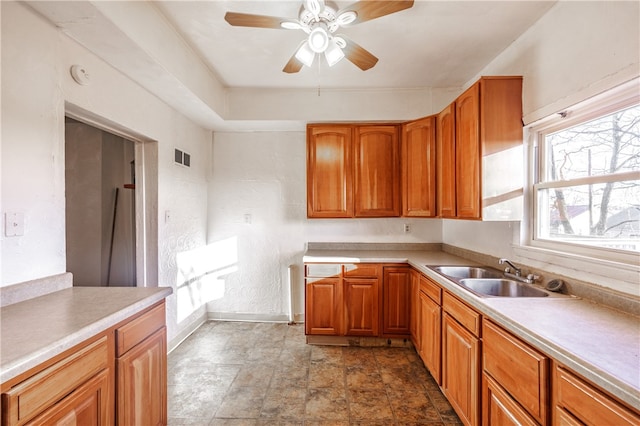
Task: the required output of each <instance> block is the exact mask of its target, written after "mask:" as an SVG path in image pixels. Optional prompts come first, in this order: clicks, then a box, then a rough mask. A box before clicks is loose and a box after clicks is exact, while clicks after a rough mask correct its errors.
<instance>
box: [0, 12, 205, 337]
mask: <svg viewBox="0 0 640 426" xmlns="http://www.w3.org/2000/svg"><path fill="white" fill-rule="evenodd" d="M0 7H1V8H2V16H1V18H2V27H1V31H2V37H1V39H2V117H1V118H2V160H1V161H2V210H3V212H4V211H7V210H18V211H22V212H24V213H25V221H26V224H25V235H24V236H22V237H12V238H7V237H4V233H2V235H3V236H2V237H1V238H2V252H1V254H0V256H1V258H2V279H1V280H0V286H5V285H9V284H13V283H18V282H23V281H28V280H32V279H35V278H41V277H45V276H49V275H54V274H59V273H62V272H65V271H66V262H65V201H64V200H65V198H64V197H65V180H64V168H65V163H64V116H65V107H67V108H72V109H73V110H74V111H87V112H90V114H88V115H89V116H91V117H92V118H95V119H96V120H97V121H99V122H103V123H107V124H109V125H110V126H115V124H114V123H117V128H118V130H120V131H122V132H123V133H126V134H127V135H131V136H133V138H134V139H135V140H138V141H141V142H140V143H142V141H144V143H146V144H150V145H153V148H152V149H148V150H146V154H147V155H149V157H148V158H145V161H147V162H148V164H147V166H148V167H147V170H146V173H145V178H146V179H147V183H148V184H149V188H150V189H149V196H150V197H151V198H150V201H152V202H151V203H149V205H148V206H147V208H148V214H149V215H151V219H152V220H151V221H150V223H151V226H152V228H151V230H152V231H154V232H156V233H157V234H158V236H157V242H156V241H152V242H153V243H154V244H155V245H157V249H155V248H153V247H151V248H150V249H149V250H148V252H147V253H146V254H147V256H151V259H149V264H150V265H151V266H152V268H155V269H156V271H151V272H150V273H148V274H147V275H148V276H152V277H153V276H157V277H158V279H157V282H156V281H154V282H150V283H149V285H159V286H170V287H173V289H174V294H173V295H172V296H171V297H170V298H169V299H168V304H167V319H168V328H169V331H168V335H169V340H172V339H173V338H174V337H175V336H177V335H179V334H180V333H181V332H182V331H183V330H186V329H188V328H189V326H190V325H191V324H190V323H191V322H193V321H199V320H200V319H201V317H202V315H203V314H204V306H203V304H204V302H203V301H202V299H201V297H200V295H199V294H198V292H197V291H193V290H194V289H196V290H197V286H198V285H199V278H198V277H193V276H191V275H188V276H189V278H188V280H185V279H184V278H182V277H184V276H185V274H184V273H183V272H181V271H179V269H178V267H177V263H178V262H177V260H176V259H177V258H178V257H179V256H181V255H182V253H183V252H189V251H193V250H196V249H198V248H199V247H204V246H205V245H206V222H207V213H206V212H207V184H208V183H207V174H208V170H209V159H210V149H211V133H210V132H209V131H208V130H205V129H202V128H201V127H198V126H197V125H195V124H194V123H193V122H191V121H190V120H188V119H187V118H185V117H184V116H182V115H180V114H179V113H177V112H175V111H174V110H173V109H171V108H170V107H168V106H167V105H166V104H164V103H163V102H161V101H160V100H158V99H157V98H156V97H154V96H152V95H150V94H149V93H148V92H146V91H145V90H144V89H142V88H141V87H140V86H138V85H137V84H135V83H133V82H132V81H131V80H129V79H127V78H126V77H124V76H123V75H122V74H120V73H118V72H117V71H115V70H114V69H113V68H112V67H110V66H109V65H107V64H105V63H104V62H103V61H101V60H100V59H98V58H97V57H95V56H94V55H93V54H92V53H91V52H89V51H87V50H86V49H84V48H83V47H81V46H80V45H78V44H77V43H75V42H73V41H72V40H71V39H69V38H68V37H67V36H65V35H64V34H62V33H61V32H59V31H58V30H57V29H56V28H54V27H53V26H51V25H50V24H49V23H47V22H46V21H44V20H43V19H42V18H40V17H39V16H37V15H36V14H34V13H33V12H32V11H31V10H30V9H29V8H27V7H26V6H24V5H23V4H20V3H15V2H2V3H1V4H0ZM73 64H82V65H83V66H84V67H85V68H86V69H87V70H88V71H89V73H90V75H91V78H92V82H91V84H90V85H88V86H80V85H78V84H76V83H75V82H74V81H73V80H72V79H71V76H70V73H69V69H70V67H71V65H73ZM176 147H177V148H181V149H183V150H185V151H187V152H189V153H190V154H191V155H192V157H191V159H192V162H191V168H184V167H182V166H177V165H175V164H174V162H173V150H174V148H176ZM137 151H141V150H139V149H138V150H137ZM156 151H157V156H156V155H155V152H156ZM154 188H157V193H156V191H155V190H154ZM167 211H169V212H170V216H171V219H170V221H168V222H165V219H164V217H165V212H167ZM153 238H155V237H153ZM155 253H159V254H158V256H157V258H154V254H155ZM182 257H185V256H182ZM193 262H194V261H193V260H192V259H190V258H189V257H188V256H186V259H185V260H184V261H183V262H182V263H183V265H184V266H183V269H184V270H185V271H189V270H191V269H192V267H191V266H190V265H191V264H192V263H193ZM185 282H186V284H187V285H184V284H185ZM179 286H180V287H184V288H187V289H191V290H192V291H190V292H186V293H185V292H184V291H181V292H180V294H181V295H183V296H182V297H180V298H179V297H178V293H179V292H178V287H179ZM178 311H180V315H179V314H178ZM179 316H180V318H179Z"/></svg>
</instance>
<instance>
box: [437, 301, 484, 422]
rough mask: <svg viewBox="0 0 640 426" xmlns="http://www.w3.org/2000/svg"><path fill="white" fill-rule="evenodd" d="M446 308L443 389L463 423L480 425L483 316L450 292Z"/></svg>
mask: <svg viewBox="0 0 640 426" xmlns="http://www.w3.org/2000/svg"><path fill="white" fill-rule="evenodd" d="M442 309H443V312H444V313H443V315H442V391H443V392H444V395H445V396H446V397H447V399H448V400H449V402H450V403H451V405H452V406H453V408H454V409H455V411H456V413H457V414H458V416H459V417H460V420H461V421H462V423H463V424H465V425H467V426H477V425H480V424H481V423H480V422H481V420H480V377H481V376H480V355H481V352H480V349H481V343H480V339H479V337H478V333H479V322H480V316H479V314H478V313H476V312H475V311H474V310H473V309H471V308H470V307H468V306H466V305H465V304H464V303H462V302H461V301H459V300H458V299H456V298H455V297H453V296H451V295H449V294H448V293H446V292H445V294H444V297H443V308H442ZM462 324H465V325H464V326H463V325H462Z"/></svg>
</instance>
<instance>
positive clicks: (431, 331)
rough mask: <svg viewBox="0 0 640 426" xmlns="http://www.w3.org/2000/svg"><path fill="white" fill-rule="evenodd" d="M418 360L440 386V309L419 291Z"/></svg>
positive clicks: (425, 294)
mask: <svg viewBox="0 0 640 426" xmlns="http://www.w3.org/2000/svg"><path fill="white" fill-rule="evenodd" d="M419 298H420V299H419V300H420V323H421V326H420V333H421V336H420V341H421V342H422V346H421V347H420V351H419V354H420V358H422V361H423V362H424V365H425V367H427V370H429V372H430V373H431V375H432V376H433V378H434V379H435V380H436V382H437V383H438V384H439V385H441V384H442V376H441V368H440V364H441V351H442V342H441V327H442V308H441V307H440V305H439V304H437V303H436V302H434V301H433V300H431V298H429V296H428V295H427V293H425V292H423V291H421V292H420V296H419Z"/></svg>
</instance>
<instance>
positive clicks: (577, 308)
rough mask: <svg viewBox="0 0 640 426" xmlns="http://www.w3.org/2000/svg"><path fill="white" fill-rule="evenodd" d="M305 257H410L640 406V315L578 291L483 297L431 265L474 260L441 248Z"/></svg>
mask: <svg viewBox="0 0 640 426" xmlns="http://www.w3.org/2000/svg"><path fill="white" fill-rule="evenodd" d="M303 260H304V262H330V263H408V264H409V265H411V266H413V267H414V268H415V269H417V270H418V271H420V272H422V273H423V274H425V275H426V276H428V277H429V278H431V279H433V280H434V281H436V282H438V283H439V284H440V285H441V286H442V287H443V288H444V289H446V290H448V291H449V292H450V293H452V294H454V295H456V296H458V297H459V298H460V299H462V300H464V301H465V302H467V303H468V304H469V305H470V306H473V307H474V308H475V309H476V310H477V311H479V312H480V313H482V314H483V315H484V316H485V318H491V319H492V320H493V321H494V322H496V323H497V324H500V325H501V326H502V327H504V328H505V329H507V330H509V331H511V332H512V333H514V334H515V335H517V336H518V337H520V338H521V339H522V340H524V341H526V342H528V343H529V344H531V345H532V346H534V347H536V348H537V349H538V350H540V351H541V352H543V353H545V354H546V355H547V356H549V357H551V358H553V359H555V360H557V361H558V362H560V363H562V364H564V365H566V366H567V367H568V368H570V369H571V370H573V371H575V372H576V373H578V374H580V375H581V376H583V377H585V378H587V379H589V380H590V381H592V382H593V383H595V384H597V385H598V386H600V387H601V388H602V389H604V390H606V391H608V392H610V393H611V394H612V395H614V396H616V397H618V398H619V399H620V400H621V401H624V402H626V403H628V404H630V405H631V406H633V407H635V408H636V409H638V410H640V318H638V317H636V316H633V315H629V314H625V313H622V312H619V311H616V310H614V309H611V308H608V307H606V306H603V305H597V304H595V303H592V302H590V301H588V300H583V299H579V298H575V297H569V296H566V297H540V298H499V297H478V296H476V295H474V294H473V293H471V292H469V291H467V290H465V289H464V288H463V287H461V286H459V285H458V284H456V283H455V282H454V281H451V280H449V279H447V278H445V277H444V276H442V275H440V274H438V273H437V272H435V271H434V270H432V269H430V268H429V266H436V265H475V264H477V263H475V262H472V261H469V260H468V259H464V258H461V257H458V256H455V255H452V254H449V253H445V252H441V251H416V250H407V251H403V250H380V251H378V250H330V249H327V250H316V249H314V250H308V251H307V252H306V254H305V256H304V258H303Z"/></svg>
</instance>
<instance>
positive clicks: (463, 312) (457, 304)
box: [442, 291, 482, 336]
mask: <svg viewBox="0 0 640 426" xmlns="http://www.w3.org/2000/svg"><path fill="white" fill-rule="evenodd" d="M442 307H443V308H444V310H445V311H447V312H448V313H449V315H451V316H452V317H453V318H455V319H456V321H458V322H459V323H460V324H462V325H463V326H464V327H465V328H466V329H467V330H469V331H470V332H471V333H473V334H474V335H475V336H480V324H481V318H482V317H481V316H480V314H479V313H477V312H476V311H474V310H473V309H472V308H470V307H469V306H467V305H465V304H464V303H463V302H461V301H460V300H458V299H456V298H455V297H454V296H452V295H451V294H449V293H447V292H446V291H445V292H444V296H443V299H442Z"/></svg>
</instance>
